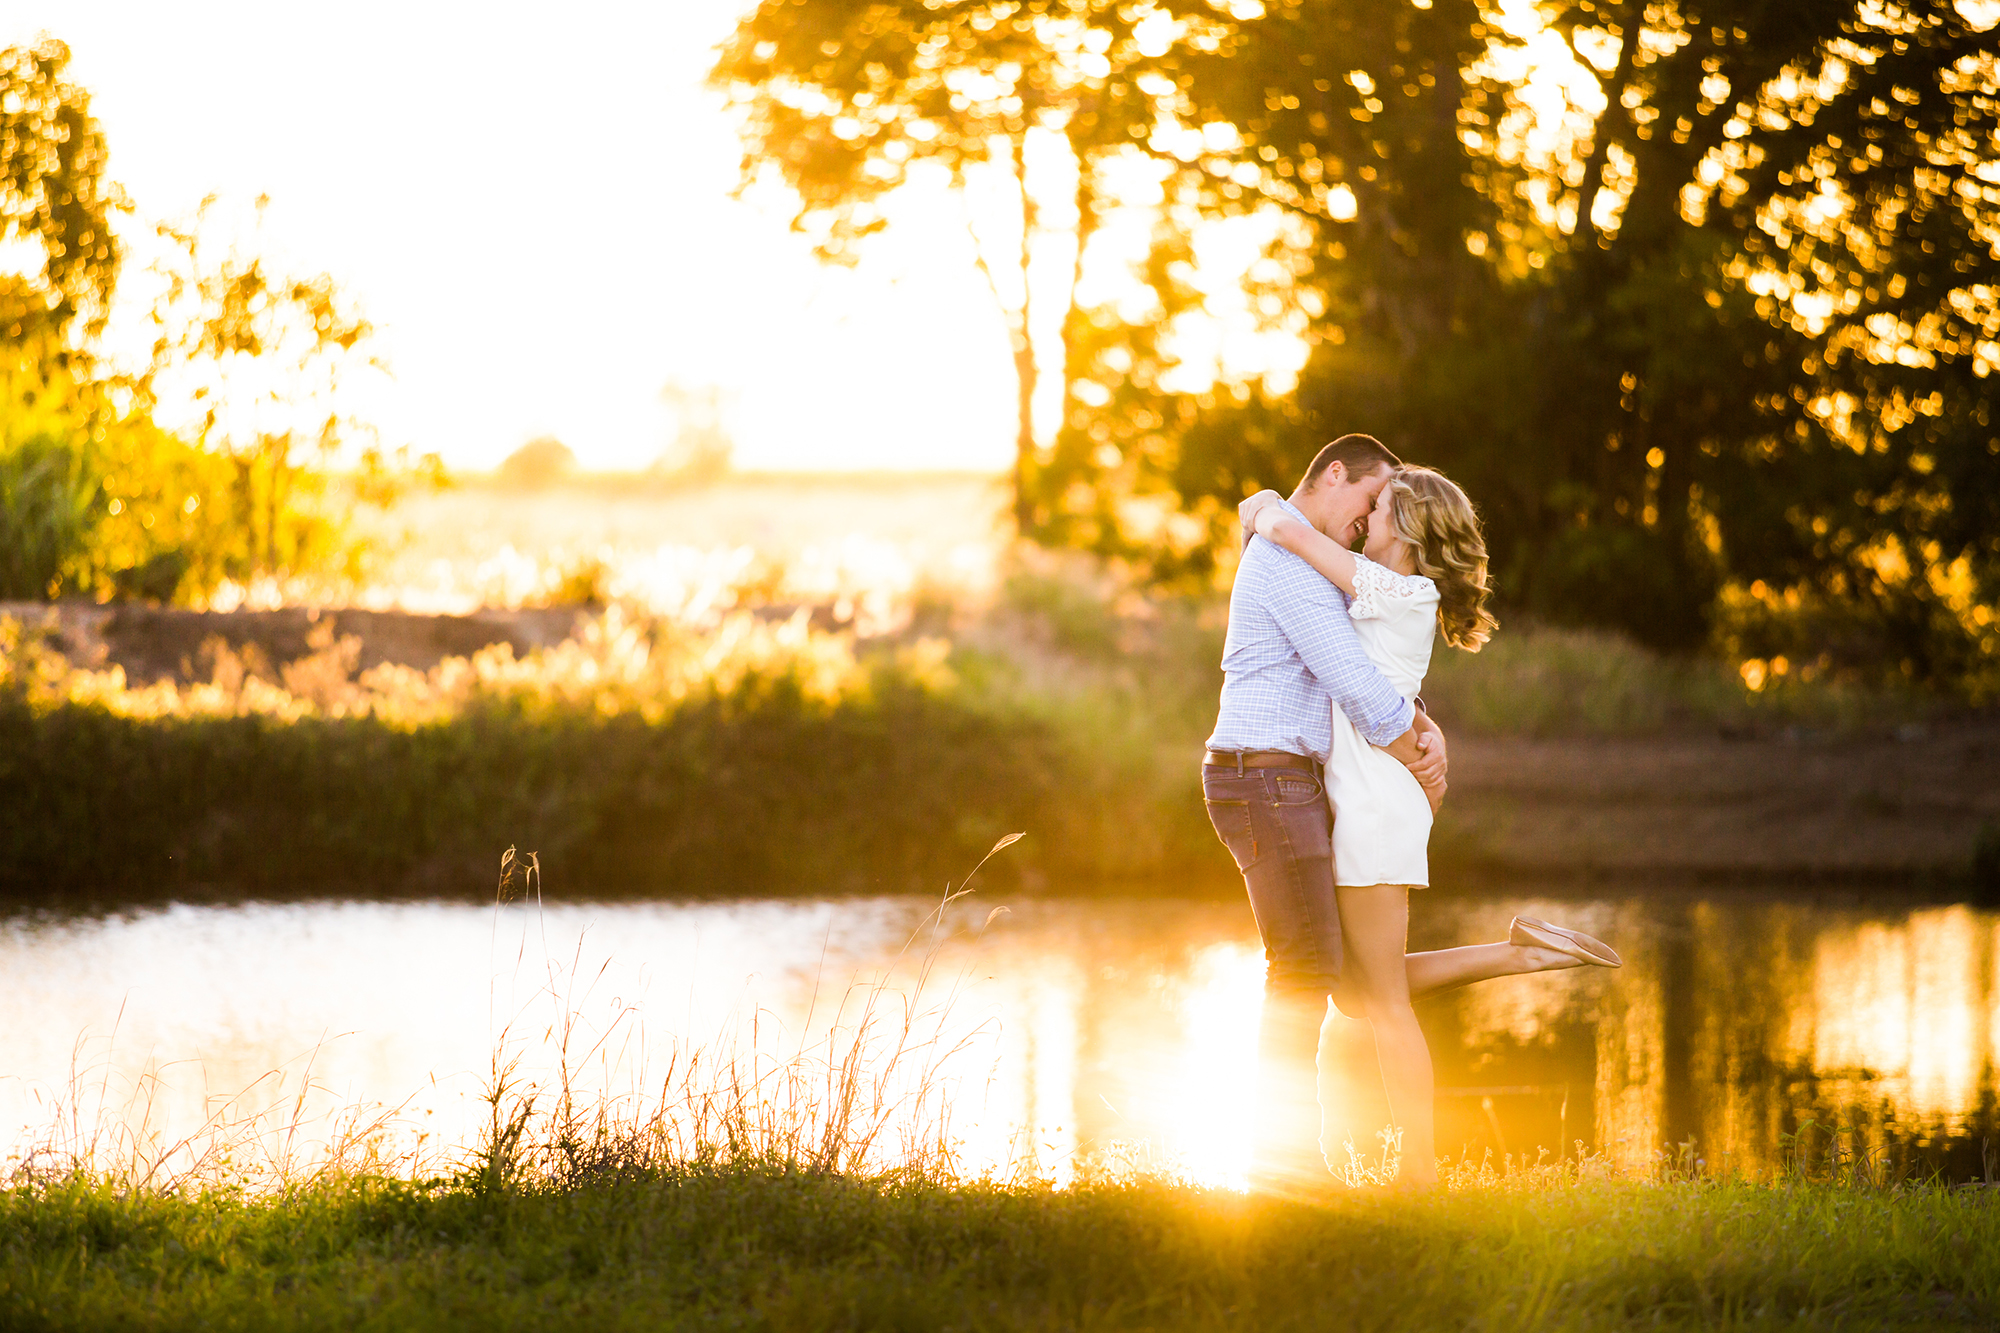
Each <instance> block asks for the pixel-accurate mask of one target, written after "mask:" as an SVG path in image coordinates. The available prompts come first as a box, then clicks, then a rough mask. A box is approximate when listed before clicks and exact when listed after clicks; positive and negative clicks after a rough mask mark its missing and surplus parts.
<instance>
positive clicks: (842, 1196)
mask: <svg viewBox="0 0 2000 1333" xmlns="http://www.w3.org/2000/svg"><path fill="white" fill-rule="evenodd" d="M0 1237H4V1240H0V1323H4V1324H5V1325H6V1326H7V1327H9V1328H16V1329H36V1330H58V1329H78V1330H84V1329H101V1328H112V1327H116V1328H125V1329H134V1330H141V1329H162V1330H164V1329H180V1328H191V1327H213V1328H239V1329H261V1328H287V1329H301V1330H303V1329H322V1328H324V1329H336V1328H337V1329H343V1330H346V1329H395V1330H407V1329H430V1328H483V1329H514V1328H519V1329H546V1328H551V1327H589V1328H602V1329H615V1328H634V1329H637V1328H649V1329H652V1328H703V1329H712V1328H741V1329H770V1330H862V1329H945V1328H958V1329H996V1330H997V1329H1023V1330H1030V1329H1031V1330H1037V1331H1038V1333H1039V1331H1040V1330H1048V1329H1084V1328H1091V1329H1153V1330H1167V1329H1175V1330H1178V1329H1223V1328H1244V1329H1258V1330H1286V1329H1300V1330H1304V1329H1324V1328H1359V1327H1366V1328H1373V1329H1383V1330H1390V1329H1436V1328H1465V1329H1495V1330H1500V1329H1522V1328H1534V1329H1573V1330H1587V1329H1618V1328H1632V1327H1640V1326H1643V1327H1647V1328H1704V1329H1716V1328H1812V1329H1847V1328H1852V1329H1863V1328H1867V1329H1874V1328H1884V1327H1921V1328H1933V1329H1942V1328H1968V1329H1970V1328H1991V1327H1992V1326H1993V1324H1994V1321H1995V1320H1996V1319H2000V1191H1996V1190H1994V1189H1992V1188H1989V1187H1979V1188H1960V1189H1942V1188H1936V1187H1930V1186H1905V1187H1901V1188H1893V1189H1880V1188H1856V1187H1853V1186H1841V1185H1832V1184H1817V1183H1804V1182H1798V1183H1792V1184H1786V1185H1780V1186H1776V1187H1773V1186H1759V1185H1750V1184H1714V1183H1701V1182H1695V1181H1685V1180H1683V1181H1669V1182H1664V1183H1661V1182H1655V1183H1638V1182H1630V1181H1617V1180H1590V1179H1586V1180H1584V1181H1582V1182H1581V1183H1579V1182H1577V1181H1576V1180H1575V1178H1574V1176H1573V1174H1571V1175H1563V1174H1559V1173H1557V1172H1554V1171H1548V1172H1540V1173H1537V1172H1530V1173H1526V1174H1517V1175H1515V1176H1514V1177H1512V1178H1500V1179H1494V1178H1489V1179H1487V1180H1486V1181H1484V1182H1474V1181H1468V1182H1467V1184H1466V1185H1465V1186H1464V1187H1463V1188H1460V1189H1455V1190H1452V1191H1450V1192H1446V1193H1442V1194H1440V1195H1438V1196H1436V1197H1432V1198H1427V1199H1401V1198H1394V1197H1383V1196H1380V1195H1368V1194H1360V1195H1337V1196H1334V1197H1330V1198H1327V1199H1325V1200H1323V1201H1319V1202H1281V1201H1276V1200H1271V1199H1263V1198H1248V1197H1245V1196H1243V1195H1240V1194H1235V1193H1232V1192H1227V1191H1203V1190H1196V1189H1189V1188H1178V1187H1174V1186H1171V1185H1167V1184H1163V1183H1138V1184H1125V1185H1090V1186H1081V1187H1077V1188H1072V1189H1066V1190H1054V1189H1050V1188H1048V1187H1046V1186H1043V1185H1032V1184H1031V1185H1023V1186H1018V1187H1007V1186H1000V1185H975V1186H970V1187H958V1188H953V1187H946V1186H942V1185H932V1184H923V1183H895V1182H893V1181H890V1182H870V1181H864V1180H855V1179H848V1178H842V1177H839V1176H827V1175H815V1174H808V1173H801V1172H798V1171H785V1170H763V1169H757V1168H741V1167H738V1168H721V1169H704V1168H689V1169H682V1170H673V1171H665V1172H650V1171H649V1172H642V1173H638V1174H633V1175H627V1176H622V1177H621V1176H616V1175H613V1176H607V1177H605V1178H602V1179H598V1180H594V1181H591V1182H590V1183H587V1184H583V1185H580V1186H577V1187H573V1188H570V1189H566V1190H555V1189H550V1190H545V1191H527V1192H511V1191H485V1192H482V1191H481V1190H479V1189H477V1188H474V1187H472V1186H470V1185H467V1184H464V1183H460V1184H455V1185H453V1184H434V1185H429V1186H425V1185H410V1184H407V1183H401V1182H397V1181H390V1180H369V1179H356V1180H346V1181H339V1182H335V1183H332V1184H327V1185H320V1186H311V1187H306V1188H302V1189H300V1190H297V1191H294V1192H292V1193H290V1194H288V1195H285V1196H282V1197H279V1198H276V1199H272V1200H266V1201H247V1200H244V1199H241V1198H236V1197H231V1196H228V1195H194V1196H189V1197H161V1196H158V1195H148V1194H143V1193H138V1194H134V1193H124V1192H120V1191H115V1190H112V1189H110V1188H107V1187H103V1186H98V1185H93V1184H90V1183H88V1182H70V1183H55V1184H49V1185H43V1186H38V1187H35V1188H32V1189H17V1190H14V1191H11V1192H9V1193H7V1194H5V1195H4V1196H0Z"/></svg>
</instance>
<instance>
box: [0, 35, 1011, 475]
mask: <svg viewBox="0 0 2000 1333" xmlns="http://www.w3.org/2000/svg"><path fill="white" fill-rule="evenodd" d="M737 12H738V5H737V0H653V2H651V3H645V4H614V3H605V2H604V0H569V3H566V4H562V5H548V4H539V5H532V6H529V5H519V4H510V3H493V4H487V5H483V6H477V7H474V6H467V5H443V4H436V3H412V2H411V0H401V2H399V3H395V4H387V3H381V2H380V0H351V2H350V3H347V4H343V5H340V6H312V7H307V6H301V5H287V4H271V3H268V2H266V3H255V4H251V3H236V2H234V0H174V3H171V4H160V3H158V0H152V2H151V3H133V2H131V0H88V2H87V3H86V2H84V0H9V3H8V4H7V5H6V6H5V7H4V10H0V42H5V43H10V44H11V43H14V42H20V41H26V40H32V39H33V38H34V37H35V36H37V35H38V34H40V33H47V34H49V35H51V36H55V37H58V38H60V39H62V40H63V41H65V42H67V43H68V44H69V46H70V48H71V52H72V59H71V64H70V67H69V76H70V77H71V78H72V79H73V80H75V81H76V82H79V83H81V84H82V85H83V86H84V87H86V88H87V89H89V90H90V92H91V95H92V108H93V111H94V113H95V114H96V116H97V118H98V120H99V121H100V122H101V123H102V125H103V127H104V131H105V135H106V138H107V140H108V142H109V145H110V150H111V174H112V176H113V178H114V179H116V180H117V181H118V182H119V183H120V184H122V185H123V186H124V187H125V189H126V191H127V192H128V193H129V195H130V196H131V198H132V200H133V202H134V204H135V205H136V209H137V211H136V213H135V214H134V216H133V217H131V218H130V219H128V220H127V221H126V222H125V224H124V225H123V228H122V230H123V231H124V233H125V234H126V235H127V237H128V238H129V240H130V241H131V242H132V246H133V253H134V256H135V260H136V262H134V263H133V264H131V265H130V266H129V267H128V274H127V279H126V281H125V284H124V291H125V294H126V296H127V300H126V302H125V308H124V309H122V310H121V311H120V313H119V315H118V316H117V319H116V323H115V325H114V336H115V337H122V338H124V339H126V340H127V341H128V342H129V343H130V345H132V346H137V345H138V344H137V342H136V341H135V340H136V338H137V337H138V333H137V328H138V324H139V319H138V318H135V317H134V316H135V315H137V316H142V315H143V292H144V291H145V281H144V273H143V264H144V262H145V253H146V250H147V245H148V240H149V238H150V235H151V227H152V225H153V224H154V223H155V222H157V221H160V220H175V219H184V218H186V217H188V216H190V215H191V214H192V213H193V212H194V210H195V208H196V207H197V206H198V205H199V204H200V202H201V200H202V199H203V197H204V196H206V195H210V194H215V195H218V196H220V203H219V206H218V211H219V213H220V214H221V215H222V216H224V217H225V218H227V217H232V216H233V217H235V218H237V219H239V220H243V219H249V218H250V217H252V216H253V215H254V211H255V210H254V206H253V201H254V200H255V199H256V198H257V197H258V196H259V195H266V196H268V197H269V200H270V202H269V204H268V206H267V207H266V209H265V214H264V218H263V223H262V227H261V232H260V233H259V236H258V241H257V244H258V247H259V248H260V249H261V250H262V251H264V252H265V253H268V254H271V255H273V256H274V257H275V258H277V259H278V260H279V261H280V262H281V263H282V264H284V265H285V266H287V267H289V268H290V269H292V270H294V271H301V272H319V271H325V272H328V273H330V274H332V275H333V276H334V278H335V279H336V280H337V281H338V282H339V283H340V284H341V285H342V286H343V288H344V289H345V290H346V291H347V292H348V293H349V294H350V295H351V296H352V297H353V298H354V299H355V300H356V301H357V302H358V303H359V305H360V306H361V308H362V310H363V312H364V313H365V314H366V315H367V316H368V318H369V319H370V320H371V321H372V322H373V323H374V324H375V325H376V327H377V329H378V330H379V333H378V337H377V340H376V352H377V354H378V355H379V356H380V357H381V358H382V360H383V361H384V362H385V363H386V365H387V366H388V368H389V371H390V373H391V376H392V378H391V379H390V380H389V381H387V382H386V383H384V384H381V385H377V386H375V387H374V388H373V389H372V390H370V391H369V392H368V393H367V394H366V401H365V405H364V408H363V414H364V415H365V416H367V417H368V418H370V419H371V420H372V421H373V422H374V423H375V424H376V425H377V426H378V427H379V428H380V431H381V435H382V441H383V443H385V444H387V445H389V446H390V447H392V448H393V447H395V446H399V445H408V446H410V447H411V448H412V450H413V451H415V452H419V453H421V452H429V451H435V452H437V453H439V454H440V455H442V456H443V458H444V459H445V461H446V462H447V463H448V464H450V465H451V466H453V467H456V468H465V469H478V468H486V467H491V466H493V465H494V464H496V463H497V462H498V461H499V460H500V459H501V458H503V457H505V456H506V455H507V454H508V453H509V452H511V451H512V450H513V449H515V448H516V447H518V446H519V445H521V444H522V443H524V442H525V441H527V440H528V439H530V438H533V437H535V436H537V435H542V434H552V435H554V436H556V437H557V438H559V439H561V440H562V441H564V442H565V443H566V444H568V445H569V446H570V447H571V448H572V449H574V450H575V451H576V453H577V455H578V457H579V458H580V459H581V460H582V461H583V463H584V464H585V465H586V466H591V467H599V468H627V467H639V466H644V465H645V464H647V463H649V462H651V461H652V460H653V459H655V458H656V457H657V456H658V455H659V454H660V453H661V452H662V450H663V449H664V448H665V447H666V446H667V444H668V443H669V442H670V440H671V437H672V434H673V428H674V426H673V417H672V414H671V412H670V410H669V409H668V408H667V407H666V405H665V404H664V403H663V401H662V399H661V390H662V389H663V387H665V386H666V385H667V384H669V383H679V384H682V385H686V386H690V387H695V388H703V387H707V386H716V387H719V388H720V389H721V390H722V391H723V392H724V394H725V401H726V402H727V403H728V404H729V408H728V411H729V425H730V429H731V432H732V434H733V436H734V438H735V442H736V461H737V463H738V464H739V466H746V467H753V468H796V469H825V468H833V469H863V468H923V469H931V468H948V469H978V470H997V469H999V468H1002V467H1004V466H1005V465H1006V464H1007V462H1008V460H1009V458H1010V457H1011V453H1012V447H1013V445H1012V440H1013V405H1012V404H1013V382H1012V371H1011V367H1010V362H1009V358H1008V352H1007V343H1006V335H1005V333H1004V330H1003V326H1002V323H1001V320H1000V317H999V315H998V314H997V312H996V311H995V310H994V308H993V303H992V298H991V296H990V295H989V294H988V292H987V290H986V288H985V286H984V285H983V281H982V280H981V279H980V278H979V276H978V274H977V272H976V270H975V269H974V268H973V266H972V263H971V251H970V249H969V243H968V241H967V239H966V235H965V230H964V221H963V218H964V215H963V212H962V208H961V206H960V205H959V204H958V203H957V202H956V201H955V200H954V199H953V198H952V196H950V195H949V194H947V193H946V192H944V191H942V190H936V191H932V192H930V193H928V194H922V195H919V196H916V197H912V198H910V199H908V200H906V201H905V202H904V204H903V206H902V207H901V208H900V210H899V212H898V215H897V220H896V222H895V224H894V226H893V228H892V235H891V238H890V240H891V243H889V244H883V245H878V246H876V247H875V248H874V250H873V252H872V253H871V254H870V256H869V257H868V258H867V259H866V260H865V261H864V262H863V264H862V265H861V266H860V267H859V268H858V269H857V270H854V271H844V270H839V269H834V268H830V267H827V266H825V265H822V264H820V263H818V262H817V261H816V260H815V259H813V257H812V255H811V253H810V249H809V247H808V246H807V244H806V243H805V241H804V240H803V239H802V238H800V237H797V236H794V235H792V234H791V233H790V232H789V230H788V228H787V214H786V212H785V210H784V208H783V201H782V199H780V198H778V197H777V196H776V195H775V194H771V195H767V196H765V197H762V198H753V199H752V200H750V201H747V202H746V201H738V200H735V199H733V198H732V197H731V190H732V188H733V187H734V185H735V183H736V172H737V161H738V146H737V140H736V137H735V133H734V130H733V128H732V124H731V121H730V118H729V116H728V114H727V112H726V110H725V108H724V106H723V102H722V99H721V97H720V96H719V95H718V94H716V93H713V92H710V91H708V90H707V89H705V88H704V87H703V86H702V80H703V76H704V75H705V73H706V71H707V68H708V66H709V64H710V62H711V60H712V57H713V48H714V46H715V44H716V43H717V42H719V41H720V40H721V39H722V38H723V37H724V36H725V35H726V34H727V32H728V31H729V28H730V26H731V24H732V22H733V20H734V18H735V15H736V13H737Z"/></svg>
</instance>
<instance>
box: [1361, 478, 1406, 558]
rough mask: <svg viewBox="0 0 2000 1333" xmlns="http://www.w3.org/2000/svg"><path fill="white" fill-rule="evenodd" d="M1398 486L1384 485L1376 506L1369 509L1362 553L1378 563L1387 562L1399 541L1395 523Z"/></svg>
mask: <svg viewBox="0 0 2000 1333" xmlns="http://www.w3.org/2000/svg"><path fill="white" fill-rule="evenodd" d="M1395 512H1396V488H1395V487H1393V486H1384V487H1383V488H1382V493H1381V494H1380V495H1378V496H1376V497H1375V507H1374V508H1373V509H1371V510H1369V511H1368V531H1367V534H1366V539H1365V540H1364V541H1363V542H1362V543H1361V554H1363V555H1365V556H1367V557H1368V558H1369V559H1370V560H1373V561H1375V563H1377V564H1387V563H1388V560H1387V558H1386V557H1387V556H1388V554H1389V552H1390V550H1391V549H1392V548H1394V547H1395V546H1396V544H1397V542H1398V540H1399V539H1398V538H1397V536H1396V525H1395Z"/></svg>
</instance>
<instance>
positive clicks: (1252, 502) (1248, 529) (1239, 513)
mask: <svg viewBox="0 0 2000 1333" xmlns="http://www.w3.org/2000/svg"><path fill="white" fill-rule="evenodd" d="M1284 499H1285V497H1284V496H1282V495H1280V494H1278V493H1277V492H1276V491H1268V490H1267V491H1259V492H1257V493H1256V494H1255V495H1253V496H1251V497H1250V498H1249V499H1247V500H1245V501H1244V502H1243V503H1242V504H1240V505H1237V506H1236V518H1237V520H1238V521H1239V522H1240V523H1242V524H1243V544H1244V545H1245V546H1248V545H1249V544H1250V538H1251V537H1253V536H1255V535H1256V533H1257V515H1258V514H1260V513H1262V512H1263V511H1264V510H1266V509H1269V508H1270V507H1271V506H1272V505H1275V504H1282V503H1283V502H1284ZM1279 512H1281V513H1282V512H1283V511H1282V510H1281V511H1279Z"/></svg>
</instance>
